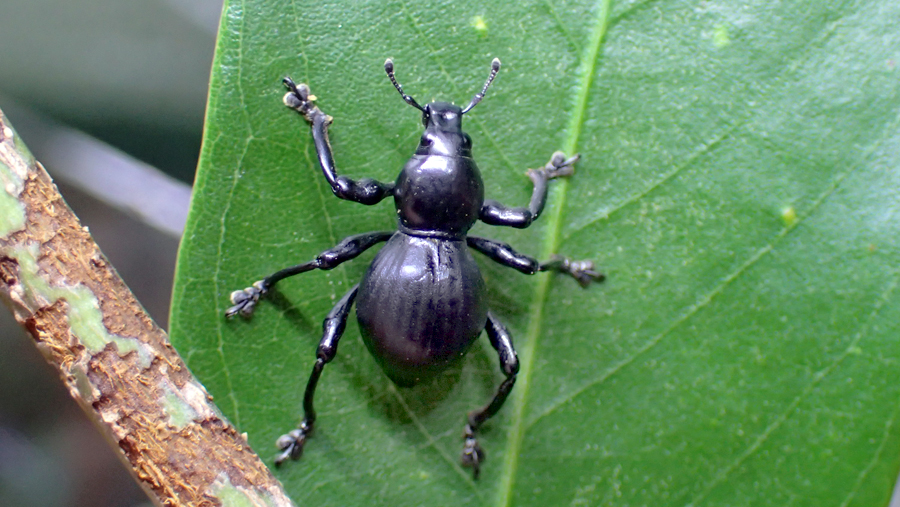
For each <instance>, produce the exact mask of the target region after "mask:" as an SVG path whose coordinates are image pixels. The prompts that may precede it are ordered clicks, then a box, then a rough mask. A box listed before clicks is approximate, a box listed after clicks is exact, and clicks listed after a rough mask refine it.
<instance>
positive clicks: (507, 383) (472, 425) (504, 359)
mask: <svg viewBox="0 0 900 507" xmlns="http://www.w3.org/2000/svg"><path fill="white" fill-rule="evenodd" d="M485 330H486V331H487V334H488V339H490V341H491V346H492V347H494V349H495V350H496V351H497V353H498V354H499V355H500V368H501V369H502V370H503V373H504V375H506V379H505V380H504V381H503V383H502V384H500V387H499V388H498V389H497V394H495V395H494V398H493V399H492V400H491V402H490V403H488V404H487V405H485V406H484V407H483V408H481V409H479V410H474V411H472V412H469V416H468V424H466V429H465V433H464V434H463V437H464V438H465V442H466V443H465V446H464V448H463V453H462V464H463V466H467V467H471V468H472V472H473V475H474V476H475V478H476V479H477V478H478V475H479V473H480V471H481V462H483V461H484V457H485V455H484V451H483V450H482V449H481V446H479V445H478V439H477V438H476V432H477V431H478V429H479V428H480V427H481V425H482V424H484V422H485V421H487V420H488V419H490V418H491V417H493V416H494V415H495V414H496V413H497V412H499V411H500V408H501V407H502V406H503V403H505V402H506V398H508V397H509V393H510V392H512V388H513V386H514V385H515V384H516V374H517V373H519V358H518V356H517V355H516V349H515V348H513V344H512V336H510V334H509V331H507V330H506V327H504V326H503V324H501V323H500V322H499V321H498V320H497V319H496V318H495V317H494V315H493V314H492V313H491V312H488V317H487V325H485Z"/></svg>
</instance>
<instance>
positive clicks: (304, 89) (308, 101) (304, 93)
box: [282, 77, 318, 122]
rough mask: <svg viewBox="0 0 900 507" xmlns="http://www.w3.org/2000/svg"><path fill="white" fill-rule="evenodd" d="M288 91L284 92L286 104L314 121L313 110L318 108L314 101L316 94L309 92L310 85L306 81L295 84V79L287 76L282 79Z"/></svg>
mask: <svg viewBox="0 0 900 507" xmlns="http://www.w3.org/2000/svg"><path fill="white" fill-rule="evenodd" d="M282 82H283V83H284V86H285V88H287V89H288V92H287V93H285V94H284V98H283V99H282V101H283V102H284V105H286V106H287V107H289V108H291V109H293V110H294V111H297V112H298V113H300V114H302V115H303V116H304V117H306V119H307V120H308V121H310V122H311V121H312V116H313V111H314V110H316V109H318V108H317V107H316V105H315V104H313V101H314V100H316V96H315V95H313V94H311V93H309V86H307V85H306V84H304V83H300V84H299V85H298V84H295V83H294V81H293V80H292V79H291V78H289V77H286V78H284V80H282Z"/></svg>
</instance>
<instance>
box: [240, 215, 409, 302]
mask: <svg viewBox="0 0 900 507" xmlns="http://www.w3.org/2000/svg"><path fill="white" fill-rule="evenodd" d="M393 235H394V233H393V232H367V233H365V234H357V235H356V236H350V237H349V238H344V240H343V241H341V242H340V243H338V244H337V245H336V246H335V247H334V248H329V249H328V250H325V251H324V252H322V253H320V254H319V255H317V256H316V258H315V259H313V260H311V261H309V262H304V263H303V264H297V265H296V266H291V267H289V268H285V269H282V270H281V271H277V272H275V273H272V274H271V275H269V276H267V277H265V278H263V279H262V280H259V281H257V282H254V283H253V285H251V286H250V287H247V288H246V289H243V290H236V291H234V292H232V293H231V304H233V305H234V306H232V307H231V308H229V309H228V310H226V311H225V316H226V317H234V316H235V315H237V314H239V313H240V314H241V315H243V316H245V317H249V316H250V315H252V314H253V310H255V309H256V303H257V302H259V298H261V297H263V296H265V295H266V293H268V292H269V290H270V289H271V288H272V287H273V286H274V285H275V284H276V283H277V282H278V281H279V280H282V279H284V278H287V277H289V276H294V275H299V274H300V273H305V272H307V271H312V270H314V269H324V270H328V269H333V268H335V267H337V266H338V265H340V264H341V263H343V262H346V261H349V260H351V259H353V258H355V257H357V256H358V255H359V254H361V253H363V252H365V251H366V250H368V249H369V248H371V247H372V246H374V245H376V244H378V243H381V242H382V241H387V240H388V239H390V238H391V236H393Z"/></svg>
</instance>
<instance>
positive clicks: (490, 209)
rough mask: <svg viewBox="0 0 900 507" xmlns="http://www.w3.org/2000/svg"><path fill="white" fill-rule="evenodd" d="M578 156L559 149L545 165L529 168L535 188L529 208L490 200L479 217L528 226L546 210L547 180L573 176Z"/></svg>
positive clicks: (486, 202) (523, 226) (512, 225)
mask: <svg viewBox="0 0 900 507" xmlns="http://www.w3.org/2000/svg"><path fill="white" fill-rule="evenodd" d="M578 158H579V155H574V156H572V157H569V158H566V155H565V154H564V153H563V152H561V151H557V152H556V153H554V154H553V155H552V156H551V157H550V161H549V162H547V164H546V165H544V167H541V168H540V169H529V170H528V177H529V178H531V181H532V182H533V183H534V190H533V191H532V193H531V202H529V203H528V207H527V208H526V207H517V208H510V207H507V206H505V205H503V204H500V203H499V202H497V201H493V200H488V201H485V202H484V205H483V206H482V207H481V213H480V214H479V217H478V218H480V219H481V221H482V222H484V223H486V224H489V225H506V226H509V227H516V228H518V229H524V228H525V227H528V226H529V225H531V223H532V222H534V221H535V220H537V218H538V216H540V214H541V212H542V211H544V205H545V204H546V203H547V181H548V180H551V179H553V178H559V177H562V176H571V175H572V173H574V172H575V169H574V168H573V165H574V164H575V162H578Z"/></svg>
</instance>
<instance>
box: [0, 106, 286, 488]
mask: <svg viewBox="0 0 900 507" xmlns="http://www.w3.org/2000/svg"><path fill="white" fill-rule="evenodd" d="M0 183H2V185H3V190H2V191H0V297H2V298H3V299H4V300H5V301H6V303H8V304H9V306H10V307H11V309H12V310H13V313H14V314H15V317H16V319H17V320H18V321H19V323H21V324H22V325H23V326H24V327H25V329H26V330H27V331H28V333H29V334H30V335H31V337H32V338H33V339H34V342H35V344H36V345H37V347H38V348H39V349H40V350H41V352H42V353H43V355H44V357H45V358H46V359H47V361H48V362H50V364H52V365H53V366H54V367H55V368H56V369H57V370H58V371H59V374H60V376H61V378H62V380H63V382H64V383H65V384H66V386H67V388H68V389H69V392H70V393H71V395H72V397H73V398H75V399H76V400H77V401H78V402H79V404H80V405H81V406H82V407H83V408H84V409H85V411H86V412H87V413H88V415H89V416H90V418H91V419H92V420H94V421H95V422H96V424H97V425H98V427H100V428H101V430H102V431H103V433H104V435H105V436H106V437H107V438H108V440H110V441H111V442H112V443H113V444H114V445H115V447H116V448H117V449H118V450H119V453H118V454H119V455H120V456H121V457H122V459H123V460H124V461H125V462H126V463H127V465H128V467H129V468H130V470H131V472H132V475H133V476H134V477H135V479H136V480H137V481H138V483H139V484H141V486H142V487H143V488H144V489H145V490H146V491H147V492H148V493H149V495H150V497H151V498H152V499H154V500H155V501H156V503H157V504H159V505H164V506H219V505H231V504H239V505H253V506H289V505H293V504H292V503H291V501H290V500H289V499H288V497H287V496H286V494H285V493H284V491H283V489H282V487H281V484H279V483H278V481H277V480H276V479H275V478H274V477H273V476H272V474H271V473H270V472H269V470H268V469H267V468H266V467H265V466H264V465H263V463H262V462H261V461H260V459H259V457H257V456H256V454H254V453H253V451H252V450H251V449H250V447H249V446H248V445H247V441H246V438H245V436H243V435H240V434H238V432H237V431H236V430H235V428H234V427H233V426H232V425H231V424H230V423H229V422H228V421H227V420H226V419H225V418H224V417H223V416H222V414H221V413H220V412H219V410H218V409H217V408H216V406H215V405H214V404H213V403H212V397H211V396H209V394H207V392H206V390H205V389H204V388H203V386H202V385H200V383H199V382H198V381H197V380H196V379H194V377H193V376H192V375H191V373H190V371H189V370H188V369H187V367H186V366H185V364H184V362H183V361H182V360H181V358H180V357H179V356H178V354H177V353H176V352H175V350H174V349H173V348H172V346H171V344H170V343H169V339H168V336H167V335H166V333H165V332H164V331H163V330H162V329H160V328H159V327H158V326H157V325H156V324H155V323H154V322H153V321H152V320H151V319H150V317H149V316H148V315H147V313H146V312H145V311H144V309H143V308H142V307H141V305H140V303H138V302H137V300H136V299H135V298H134V296H133V295H132V293H131V291H130V290H128V288H127V287H126V286H125V284H124V283H123V282H122V280H121V278H119V276H118V274H117V273H116V271H115V269H113V267H112V266H111V265H110V264H109V262H108V261H107V260H106V258H105V257H104V256H103V254H102V253H101V252H100V250H99V248H98V247H97V245H96V244H95V243H94V241H93V239H92V238H91V236H90V234H89V233H88V231H87V228H86V227H82V226H81V224H80V223H79V222H78V219H77V218H76V217H75V215H74V214H73V213H72V211H71V210H70V209H69V207H68V206H67V205H66V203H65V202H64V201H63V199H62V197H61V196H60V195H59V192H58V191H57V189H56V186H55V185H54V184H53V182H52V181H51V179H50V177H49V176H48V175H47V173H46V172H45V171H44V169H43V167H42V166H41V165H40V163H38V162H36V161H35V160H34V158H33V157H32V156H31V154H30V153H28V151H27V149H26V148H25V147H24V145H23V144H22V143H21V142H20V141H19V140H18V138H17V136H16V134H15V132H14V131H13V130H12V127H11V126H10V125H9V124H8V122H7V121H6V117H5V116H4V115H3V113H2V112H0Z"/></svg>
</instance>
